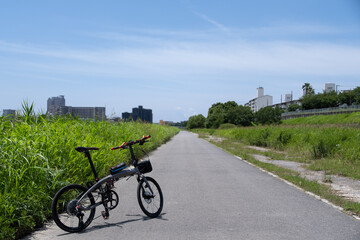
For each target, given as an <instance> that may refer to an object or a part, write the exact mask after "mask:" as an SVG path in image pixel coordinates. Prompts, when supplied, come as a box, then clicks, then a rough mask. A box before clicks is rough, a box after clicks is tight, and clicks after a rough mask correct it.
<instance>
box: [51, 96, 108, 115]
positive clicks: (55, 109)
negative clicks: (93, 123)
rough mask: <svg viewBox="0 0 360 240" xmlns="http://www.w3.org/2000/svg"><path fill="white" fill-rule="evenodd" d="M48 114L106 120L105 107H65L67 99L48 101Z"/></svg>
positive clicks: (57, 98)
mask: <svg viewBox="0 0 360 240" xmlns="http://www.w3.org/2000/svg"><path fill="white" fill-rule="evenodd" d="M47 112H48V114H49V115H53V116H55V115H67V114H70V115H71V116H78V117H79V118H82V119H88V118H90V119H94V120H99V121H101V120H105V119H106V116H105V107H71V106H65V97H64V96H63V95H60V96H58V97H51V98H49V99H48V100H47Z"/></svg>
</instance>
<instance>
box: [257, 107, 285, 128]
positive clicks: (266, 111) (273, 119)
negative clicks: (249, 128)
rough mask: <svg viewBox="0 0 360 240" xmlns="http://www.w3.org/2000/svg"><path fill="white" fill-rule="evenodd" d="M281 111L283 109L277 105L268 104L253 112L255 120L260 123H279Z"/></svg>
mask: <svg viewBox="0 0 360 240" xmlns="http://www.w3.org/2000/svg"><path fill="white" fill-rule="evenodd" d="M281 113H283V110H282V109H281V108H279V107H276V108H273V107H271V106H268V107H264V108H261V109H260V110H259V111H257V112H256V113H255V122H256V123H260V124H272V123H280V122H281Z"/></svg>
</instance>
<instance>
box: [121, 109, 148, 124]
mask: <svg viewBox="0 0 360 240" xmlns="http://www.w3.org/2000/svg"><path fill="white" fill-rule="evenodd" d="M122 118H123V120H134V121H136V120H138V119H140V120H142V121H144V122H148V123H153V114H152V110H151V109H145V108H143V106H139V107H138V108H133V109H132V113H128V112H124V113H122Z"/></svg>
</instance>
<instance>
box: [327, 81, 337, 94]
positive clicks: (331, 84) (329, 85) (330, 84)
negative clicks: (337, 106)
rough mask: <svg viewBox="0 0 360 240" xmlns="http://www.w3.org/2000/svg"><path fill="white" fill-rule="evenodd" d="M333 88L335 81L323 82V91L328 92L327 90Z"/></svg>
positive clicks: (332, 90) (333, 89)
mask: <svg viewBox="0 0 360 240" xmlns="http://www.w3.org/2000/svg"><path fill="white" fill-rule="evenodd" d="M335 90H336V89H335V83H325V84H324V92H326V93H329V92H334V91H335Z"/></svg>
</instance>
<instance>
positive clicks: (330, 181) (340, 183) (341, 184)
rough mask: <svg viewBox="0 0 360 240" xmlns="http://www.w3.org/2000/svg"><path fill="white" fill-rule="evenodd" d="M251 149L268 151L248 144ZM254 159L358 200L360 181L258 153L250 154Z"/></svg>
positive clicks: (350, 198)
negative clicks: (296, 173) (293, 172)
mask: <svg viewBox="0 0 360 240" xmlns="http://www.w3.org/2000/svg"><path fill="white" fill-rule="evenodd" d="M249 148H251V149H255V150H257V151H260V152H267V151H269V150H268V149H266V148H261V147H254V146H249ZM251 156H253V157H254V158H255V159H256V160H258V161H261V162H265V163H271V164H274V165H277V166H280V167H283V168H287V169H290V170H293V171H296V172H298V173H300V175H301V176H302V177H303V178H306V179H308V180H311V181H317V182H319V183H321V184H325V185H328V186H330V187H331V188H332V189H333V190H334V192H336V193H337V195H339V196H342V197H344V198H346V199H349V200H351V201H354V202H360V181H359V180H353V179H350V178H346V177H340V176H336V175H327V174H325V172H324V171H311V170H308V169H306V168H305V164H303V163H298V162H292V161H285V160H272V159H270V158H269V157H266V156H263V155H260V154H251Z"/></svg>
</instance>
